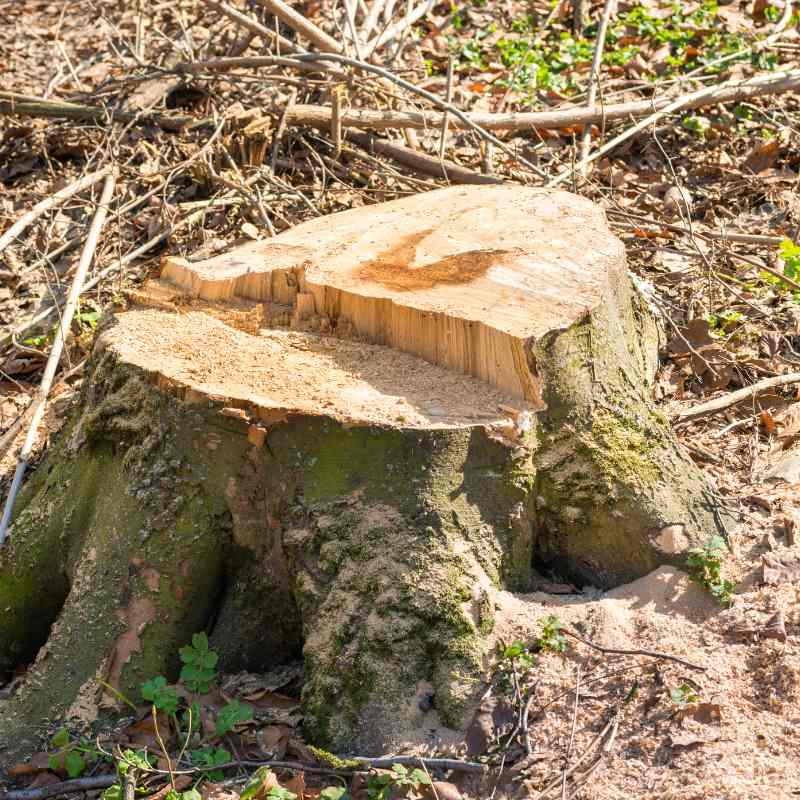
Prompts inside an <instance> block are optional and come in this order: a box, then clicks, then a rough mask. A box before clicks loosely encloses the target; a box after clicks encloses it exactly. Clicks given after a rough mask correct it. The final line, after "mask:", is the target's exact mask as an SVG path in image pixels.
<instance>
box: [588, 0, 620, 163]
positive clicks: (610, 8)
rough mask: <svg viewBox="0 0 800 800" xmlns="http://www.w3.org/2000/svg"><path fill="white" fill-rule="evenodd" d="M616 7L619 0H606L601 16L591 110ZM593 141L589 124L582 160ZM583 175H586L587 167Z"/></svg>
mask: <svg viewBox="0 0 800 800" xmlns="http://www.w3.org/2000/svg"><path fill="white" fill-rule="evenodd" d="M616 7H617V0H606V4H605V7H604V8H603V16H602V17H601V18H600V26H599V27H598V29H597V43H596V44H595V46H594V56H593V57H592V68H591V70H590V71H589V96H588V97H587V99H586V107H587V108H588V109H589V111H594V107H595V99H596V98H597V86H598V84H599V83H600V64H601V62H602V60H603V48H604V47H605V43H606V33H607V31H608V23H609V22H610V21H611V16H612V14H613V13H614V11H615V10H616ZM591 141H592V130H591V127H590V126H589V125H587V126H585V128H584V130H583V139H582V141H581V161H585V159H586V157H587V156H588V155H589V145H590V143H591ZM581 175H583V176H584V177H586V168H585V167H584V169H583V170H582V172H581Z"/></svg>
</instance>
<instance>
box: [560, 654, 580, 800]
mask: <svg viewBox="0 0 800 800" xmlns="http://www.w3.org/2000/svg"><path fill="white" fill-rule="evenodd" d="M580 701H581V665H580V664H578V677H577V679H576V681H575V704H574V705H573V707H572V729H571V730H570V734H569V744H568V745H567V752H566V754H565V755H564V771H563V773H562V775H561V797H562V800H563V799H564V798H566V796H567V768H568V767H569V757H570V755H572V745H573V744H575V728H576V727H577V725H578V705H579V704H580Z"/></svg>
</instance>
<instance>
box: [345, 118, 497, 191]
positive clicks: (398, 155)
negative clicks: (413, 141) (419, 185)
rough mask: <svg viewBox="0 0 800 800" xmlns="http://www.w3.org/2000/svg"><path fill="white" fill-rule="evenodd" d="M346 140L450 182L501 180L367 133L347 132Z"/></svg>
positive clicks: (472, 182)
mask: <svg viewBox="0 0 800 800" xmlns="http://www.w3.org/2000/svg"><path fill="white" fill-rule="evenodd" d="M347 139H348V141H351V142H355V144H357V145H358V146H359V147H362V148H363V149H364V150H366V151H367V152H368V153H373V152H374V153H378V154H379V155H382V156H386V157H387V158H391V159H392V160H393V161H396V162H397V163H398V164H402V165H403V166H405V167H409V168H410V169H413V170H416V171H417V172H421V173H422V174H423V175H432V176H433V177H435V178H447V179H448V180H449V181H450V182H451V183H465V184H498V183H502V182H503V181H502V180H501V179H500V178H496V177H494V176H493V175H481V174H480V173H478V172H473V171H472V170H469V169H466V168H465V167H462V166H460V165H458V164H456V163H454V162H452V161H446V160H439V159H438V158H435V157H434V156H429V155H426V154H425V153H420V152H417V151H416V150H412V149H411V148H410V147H406V146H405V145H402V144H396V143H395V142H387V141H386V140H385V139H376V138H375V137H374V136H372V135H371V134H369V133H356V132H354V131H348V132H347Z"/></svg>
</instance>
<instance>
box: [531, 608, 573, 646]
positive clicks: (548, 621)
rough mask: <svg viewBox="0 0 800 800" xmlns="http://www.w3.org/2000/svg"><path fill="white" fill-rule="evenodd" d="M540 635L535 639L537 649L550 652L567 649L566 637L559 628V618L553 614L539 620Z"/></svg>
mask: <svg viewBox="0 0 800 800" xmlns="http://www.w3.org/2000/svg"><path fill="white" fill-rule="evenodd" d="M541 625H542V635H541V636H540V637H539V638H538V639H537V640H536V644H537V645H538V646H539V650H543V651H545V652H550V653H563V652H564V651H565V650H566V649H567V639H566V637H565V636H564V634H563V633H561V629H562V628H563V627H564V626H563V624H562V623H561V620H560V619H559V618H558V617H556V616H555V615H553V614H550V615H549V616H547V617H545V618H544V619H543V620H541Z"/></svg>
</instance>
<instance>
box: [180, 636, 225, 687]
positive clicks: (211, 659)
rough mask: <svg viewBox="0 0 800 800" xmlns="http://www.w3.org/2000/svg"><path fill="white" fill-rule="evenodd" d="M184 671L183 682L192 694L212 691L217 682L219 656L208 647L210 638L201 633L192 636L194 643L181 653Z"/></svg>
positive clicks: (183, 648) (182, 674)
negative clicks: (213, 684)
mask: <svg viewBox="0 0 800 800" xmlns="http://www.w3.org/2000/svg"><path fill="white" fill-rule="evenodd" d="M179 654H180V657H181V661H183V669H181V680H182V681H183V683H184V685H185V686H186V688H187V689H188V690H189V691H190V692H198V693H200V694H205V693H206V692H209V691H211V684H212V683H213V682H214V680H216V677H217V671H216V669H214V668H215V667H216V666H217V660H218V658H219V657H218V656H217V654H216V653H215V652H214V651H213V650H210V649H209V647H208V636H206V634H205V632H203V631H201V632H200V633H196V634H195V635H194V636H192V643H191V644H190V645H188V644H187V645H186V646H185V647H181V649H180V651H179Z"/></svg>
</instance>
